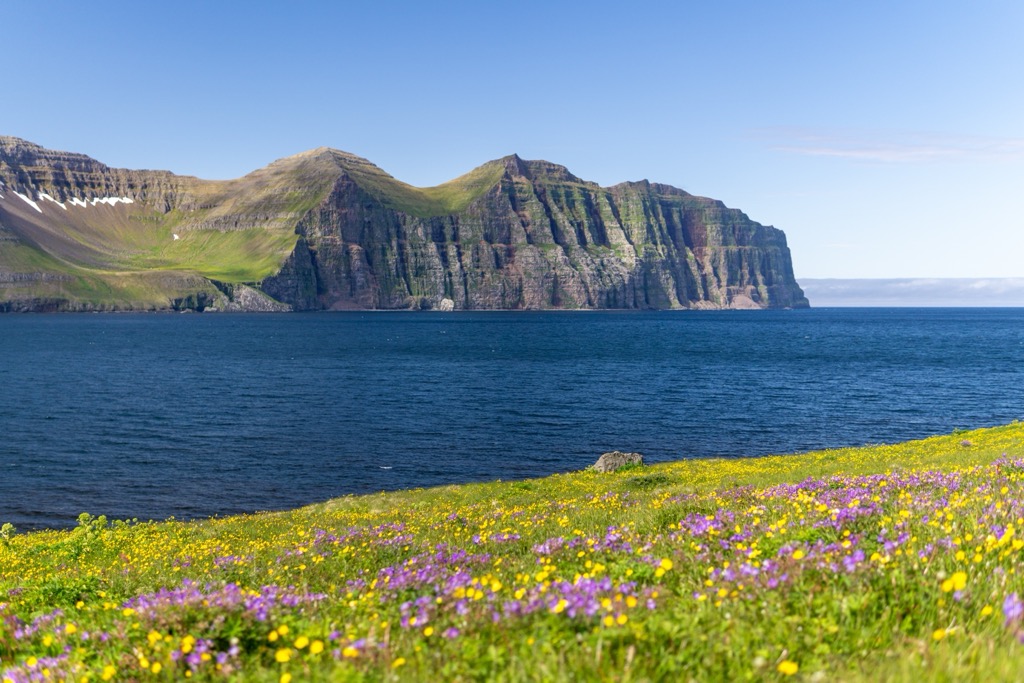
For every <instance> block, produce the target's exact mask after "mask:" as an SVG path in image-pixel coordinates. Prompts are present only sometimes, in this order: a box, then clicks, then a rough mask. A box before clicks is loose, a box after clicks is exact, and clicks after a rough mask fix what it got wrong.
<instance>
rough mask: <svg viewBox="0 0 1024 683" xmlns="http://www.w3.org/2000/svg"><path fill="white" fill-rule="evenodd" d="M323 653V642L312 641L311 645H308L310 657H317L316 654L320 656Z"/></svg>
mask: <svg viewBox="0 0 1024 683" xmlns="http://www.w3.org/2000/svg"><path fill="white" fill-rule="evenodd" d="M323 651H324V641H322V640H314V641H313V642H312V643H310V644H309V654H311V655H318V654H320V653H321V652H323Z"/></svg>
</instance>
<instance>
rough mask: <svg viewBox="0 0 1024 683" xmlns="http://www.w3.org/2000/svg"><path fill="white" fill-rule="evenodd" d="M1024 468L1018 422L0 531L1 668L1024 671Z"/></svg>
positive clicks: (29, 676)
mask: <svg viewBox="0 0 1024 683" xmlns="http://www.w3.org/2000/svg"><path fill="white" fill-rule="evenodd" d="M1022 473H1024V426H1022V425H1020V424H1016V423H1014V424H1011V425H1008V426H1005V427H998V428H994V429H983V430H978V431H974V432H965V433H957V434H953V435H949V436H940V437H933V438H930V439H925V440H922V441H914V442H908V443H904V444H896V445H882V446H870V447H864V448H856V449H843V450H831V451H821V452H815V453H807V454H803V455H794V456H773V457H766V458H749V459H727V460H686V461H680V462H675V463H668V464H663V465H656V466H653V467H644V468H639V469H637V468H634V469H624V470H620V471H618V472H614V473H610V474H600V473H597V472H593V471H585V472H578V473H572V474H566V475H557V476H552V477H548V478H546V479H536V480H529V481H517V482H508V483H502V482H494V483H489V484H477V485H467V486H447V487H442V488H437V489H429V490H413V491H398V492H393V493H381V494H377V495H369V496H351V497H346V498H341V499H337V500H333V501H328V502H325V503H321V504H317V505H312V506H310V507H307V508H303V509H300V510H295V511H292V512H280V513H263V514H257V515H250V516H241V517H231V518H225V519H211V520H206V521H198V522H189V523H181V522H162V523H154V522H148V523H135V522H131V523H127V524H126V523H114V524H112V525H111V524H108V523H107V521H106V520H105V519H102V518H93V517H91V516H89V515H83V516H82V517H81V518H80V520H79V522H80V523H79V527H78V528H77V529H75V530H73V531H61V532H55V531H47V532H38V533H30V534H16V533H14V532H13V530H12V529H10V527H4V528H3V529H2V530H0V679H2V680H5V681H6V680H11V681H18V682H20V681H23V680H42V679H44V678H49V679H55V680H94V681H95V680H115V681H121V680H124V681H128V680H181V679H182V678H184V677H186V676H190V677H192V678H194V679H196V680H224V679H225V678H230V679H232V680H254V681H284V682H285V683H287V682H288V681H300V680H302V681H305V680H314V681H317V680H324V681H326V680H332V681H349V680H351V681H356V680H421V681H437V680H488V681H527V680H550V681H580V680H623V681H625V680H635V681H643V680H780V679H783V678H787V677H790V676H793V677H795V678H796V679H797V680H810V681H818V680H827V681H877V680H886V681H915V682H917V681H932V680H934V681H950V680H957V681H980V680H992V681H1000V680H1004V681H1010V680H1018V676H1019V672H1020V670H1021V666H1024V649H1022V648H1021V645H1020V643H1019V642H1018V637H1019V636H1020V635H1021V634H1022V633H1024V601H1022V598H1021V596H1022V595H1024V578H1022V576H1021V574H1020V566H1021V557H1022V555H1021V553H1022V552H1024V540H1020V539H1019V538H1018V537H1019V533H1018V530H1019V529H1020V527H1021V526H1022V525H1024V520H1022V517H1024V474H1022ZM94 512H100V511H94ZM44 671H45V672H46V675H45V676H44Z"/></svg>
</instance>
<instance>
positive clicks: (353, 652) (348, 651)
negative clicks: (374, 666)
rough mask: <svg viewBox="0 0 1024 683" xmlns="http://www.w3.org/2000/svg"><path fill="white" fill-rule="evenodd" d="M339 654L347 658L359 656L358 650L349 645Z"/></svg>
mask: <svg viewBox="0 0 1024 683" xmlns="http://www.w3.org/2000/svg"><path fill="white" fill-rule="evenodd" d="M341 656H342V657H345V658H347V659H353V658H355V657H358V656H359V650H357V649H355V648H354V647H352V646H351V645H349V646H348V647H346V648H345V649H344V650H342V651H341Z"/></svg>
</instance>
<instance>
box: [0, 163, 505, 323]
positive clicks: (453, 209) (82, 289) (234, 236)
mask: <svg viewBox="0 0 1024 683" xmlns="http://www.w3.org/2000/svg"><path fill="white" fill-rule="evenodd" d="M503 168H504V166H503V164H502V163H501V162H500V161H494V162H489V163H487V164H484V165H483V166H481V167H479V168H477V169H475V170H473V171H470V172H469V173H467V174H465V175H463V176H460V177H459V178H456V179H454V180H451V181H449V182H447V183H444V184H442V185H438V186H437V187H430V188H417V187H413V186H411V185H408V184H406V183H403V182H401V181H399V180H396V179H395V178H393V177H391V176H390V175H388V174H387V173H385V172H384V171H382V170H381V169H380V168H378V167H377V166H375V165H373V164H372V163H370V162H369V161H367V160H365V159H361V158H359V157H356V156H353V155H351V154H347V153H345V152H340V151H337V150H331V149H327V148H320V149H315V150H311V151H309V152H304V153H302V154H297V155H295V156H292V157H288V158H285V159H281V160H278V161H276V162H274V163H272V164H270V165H269V166H267V167H265V168H262V169H259V170H257V171H254V172H253V173H250V174H249V175H247V176H245V177H243V178H239V179H236V180H228V181H204V180H199V179H196V178H187V177H182V178H178V179H177V180H176V182H178V183H179V185H180V187H178V188H177V189H176V190H175V194H173V202H174V208H173V209H171V210H163V209H157V208H156V206H155V205H151V204H148V203H147V201H146V200H144V199H140V201H138V202H134V203H132V204H125V203H120V204H117V205H110V206H107V205H102V204H100V205H95V204H94V205H92V206H88V207H81V206H77V205H74V204H72V205H70V206H65V208H60V207H58V206H57V205H56V204H54V203H52V202H46V201H43V202H42V204H37V209H32V208H29V207H28V205H27V204H24V205H23V204H22V203H20V202H18V201H11V202H7V203H6V204H5V205H4V206H5V207H7V209H8V210H9V211H13V212H14V213H13V214H11V216H10V218H9V219H8V222H9V223H10V227H11V228H13V234H14V235H15V236H16V237H20V238H21V241H18V240H11V239H7V240H4V239H2V238H3V236H4V235H3V233H2V232H0V271H7V272H13V273H33V274H35V273H44V274H47V275H48V277H45V278H35V279H32V280H29V279H21V280H18V281H16V282H7V283H4V291H3V292H2V294H3V296H4V297H5V298H9V299H18V298H21V299H29V298H54V299H68V300H71V301H76V302H92V303H97V304H104V305H106V306H112V307H120V308H146V307H160V306H166V305H167V303H168V300H169V299H173V298H174V297H177V296H183V295H186V294H189V293H194V292H196V291H199V290H206V291H208V292H211V293H212V292H214V291H215V289H214V286H213V285H212V284H211V283H209V282H205V283H204V282H199V283H198V284H197V282H196V279H195V278H197V277H198V278H207V279H213V280H220V281H223V282H229V283H254V282H259V281H261V280H263V279H264V278H266V277H269V276H271V275H273V274H275V273H277V272H278V271H279V270H280V268H281V266H282V264H283V263H284V262H285V260H286V259H287V258H288V256H289V255H290V254H291V253H292V251H293V250H294V248H295V244H296V241H297V240H298V239H299V235H298V234H297V226H298V224H299V223H300V221H301V220H302V219H303V217H305V216H306V215H307V214H309V212H310V211H313V210H315V208H316V207H317V206H318V205H320V204H321V203H322V202H323V201H324V199H325V198H326V197H327V196H328V194H329V193H330V192H331V190H332V189H333V188H334V184H335V183H336V182H337V181H338V179H339V177H341V175H342V174H343V173H344V174H347V176H348V177H349V178H350V179H351V180H352V181H353V182H355V183H356V184H357V185H358V186H359V187H360V188H361V189H362V190H363V191H364V192H366V193H368V194H369V195H371V196H372V197H374V198H375V199H377V200H378V201H380V202H381V203H383V204H384V205H385V206H387V207H389V208H392V209H395V210H398V211H404V212H406V213H409V214H411V215H415V216H420V217H426V216H442V215H450V214H455V213H458V212H460V211H462V210H463V209H465V208H466V207H467V206H468V205H469V204H470V203H471V202H472V201H473V200H474V199H476V198H478V197H479V196H481V195H482V194H483V193H484V192H486V191H487V190H488V189H490V188H491V187H493V186H494V185H495V184H496V183H497V182H498V181H499V180H500V178H501V174H502V172H503ZM157 203H159V202H157ZM154 273H162V274H163V277H154V276H153V274H154ZM54 276H56V277H54ZM126 282H130V283H131V286H130V287H125V285H124V283H126ZM126 297H127V298H126Z"/></svg>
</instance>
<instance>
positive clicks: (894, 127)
mask: <svg viewBox="0 0 1024 683" xmlns="http://www.w3.org/2000/svg"><path fill="white" fill-rule="evenodd" d="M0 33H2V35H3V38H2V44H0V47H2V52H3V62H4V74H5V75H4V87H3V96H2V97H3V99H2V104H0V134H6V135H15V136H18V137H22V138H26V139H29V140H32V141H33V142H37V143H39V144H41V145H44V146H46V147H51V148H57V149H65V150H71V151H77V152H84V153H86V154H89V155H90V156H93V157H95V158H97V159H99V160H100V161H103V162H105V163H107V164H110V165H112V166H120V167H129V168H162V169H168V170H171V171H174V172H176V173H183V174H191V175H198V176H200V177H206V178H229V177H236V176H239V175H243V174H245V173H247V172H249V171H251V170H254V169H256V168H258V167H260V166H264V165H266V164H267V163H269V162H271V161H273V160H274V159H276V158H279V157H282V156H287V155H290V154H294V153H297V152H300V151H303V150H306V149H310V148H313V147H319V146H322V145H326V146H330V147H335V148H338V149H343V150H346V151H349V152H353V153H355V154H359V155H361V156H364V157H367V158H368V159H370V160H371V161H373V162H374V163H376V164H377V165H378V166H381V167H382V168H383V169H384V170H386V171H388V172H389V173H391V174H392V175H394V176H395V177H397V178H399V179H401V180H404V181H406V182H409V183H412V184H413V185H420V186H425V185H435V184H437V183H440V182H443V181H445V180H447V179H449V178H452V177H454V176H457V175H460V174H462V173H464V172H466V171H468V170H470V169H471V168H473V167H475V166H477V165H479V164H481V163H483V162H485V161H487V160H489V159H493V158H497V157H500V156H503V155H505V154H510V153H512V152H516V153H518V154H519V155H520V156H522V157H524V158H527V159H547V160H550V161H555V162H558V163H561V164H564V165H566V166H568V167H569V168H570V169H571V170H572V171H573V172H574V173H576V174H577V175H579V176H581V177H583V178H586V179H588V180H594V181H597V182H599V183H601V184H602V185H610V184H614V183H617V182H621V181H623V180H638V179H641V178H648V179H650V180H654V181H659V182H664V183H669V184H672V185H676V186H678V187H682V188H684V189H686V190H688V191H690V192H693V193H695V194H701V195H706V196H711V197H715V198H717V199H721V200H722V201H724V202H725V203H726V204H727V205H729V206H732V207H736V208H739V209H742V210H743V211H745V212H746V213H747V214H748V215H750V217H751V218H753V219H754V220H757V221H759V222H762V223H765V224H771V225H775V226H776V227H778V228H782V229H783V230H785V231H786V234H787V236H788V238H789V244H790V247H791V249H792V251H793V257H794V262H795V268H796V273H797V276H798V277H800V276H803V277H1012V276H1024V259H1022V254H1024V3H1022V2H1020V1H1019V0H1005V1H986V0H978V1H972V2H943V1H942V0H930V1H903V2H892V1H891V0H887V1H884V2H875V1H873V0H866V1H864V0H862V1H859V2H846V1H841V0H835V1H828V2H823V1H820V0H815V1H804V2H786V1H783V0H773V1H766V0H750V1H744V2H741V1H728V0H722V1H719V0H716V1H715V2H648V3H639V4H629V3H625V2H621V1H620V2H603V1H596V2H552V1H547V2H536V1H534V0H519V1H517V2H501V3H488V2H479V1H478V2H439V1H435V2H387V1H379V2H361V3H354V2H353V3H346V2H327V1H323V2H313V1H307V2H302V1H299V0H296V1H293V2H256V1H251V2H244V3H241V2H239V3H236V4H232V3H228V2H205V1H204V2H190V1H182V2H175V3H149V2H104V1H102V0H96V1H94V2H88V3H83V2H77V1H76V2H61V1H56V2H54V1H51V2H47V3H27V2H14V1H13V0H9V1H4V2H0Z"/></svg>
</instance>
